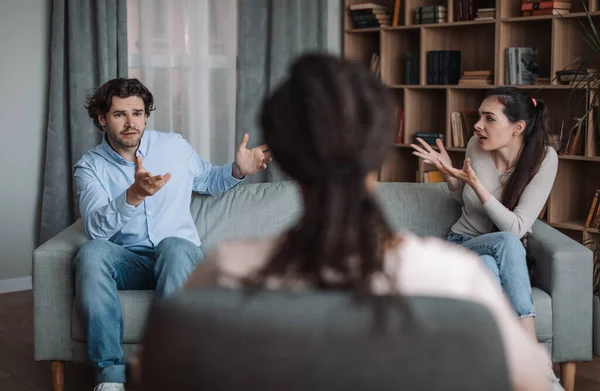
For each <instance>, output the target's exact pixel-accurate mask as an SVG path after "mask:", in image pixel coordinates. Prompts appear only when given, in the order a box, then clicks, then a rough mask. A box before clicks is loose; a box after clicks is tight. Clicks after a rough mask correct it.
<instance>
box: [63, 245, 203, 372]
mask: <svg viewBox="0 0 600 391" xmlns="http://www.w3.org/2000/svg"><path fill="white" fill-rule="evenodd" d="M202 258H203V252H202V250H201V248H200V247H198V246H196V245H195V244H193V243H191V242H189V241H188V240H185V239H181V238H174V237H170V238H165V239H163V240H162V241H161V242H160V243H159V244H158V246H156V248H154V249H152V248H147V247H142V248H134V249H131V248H129V249H126V248H124V247H122V246H119V245H117V244H114V243H112V242H109V241H106V240H92V241H89V242H87V243H85V244H84V245H83V246H81V248H80V249H79V251H78V253H77V255H76V256H75V258H74V260H73V268H74V270H75V296H76V302H77V307H78V312H79V315H80V318H81V320H82V324H83V327H84V329H85V331H86V332H87V333H86V334H87V348H88V358H89V360H90V362H91V364H92V365H93V366H94V368H95V369H96V374H97V380H98V382H99V383H125V359H124V356H123V350H122V348H121V342H122V341H123V316H122V313H121V303H120V301H119V296H118V293H117V291H118V290H145V289H155V297H156V298H162V297H165V296H168V295H170V294H172V293H174V292H175V291H177V289H179V288H180V287H181V285H183V283H184V282H185V280H186V278H187V277H188V276H189V274H190V273H191V272H192V271H193V269H194V268H195V267H196V265H197V264H198V263H199V262H200V261H201V260H202Z"/></svg>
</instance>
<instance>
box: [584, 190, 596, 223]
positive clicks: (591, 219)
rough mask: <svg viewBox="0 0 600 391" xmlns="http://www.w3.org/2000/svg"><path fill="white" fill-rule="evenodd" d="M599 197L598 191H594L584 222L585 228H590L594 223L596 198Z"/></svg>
mask: <svg viewBox="0 0 600 391" xmlns="http://www.w3.org/2000/svg"><path fill="white" fill-rule="evenodd" d="M599 197H600V189H598V190H596V194H594V198H593V199H592V206H591V207H590V211H589V213H588V217H587V219H586V220H585V227H586V228H590V227H591V225H592V223H595V219H594V217H595V215H596V214H597V212H598V207H599V206H598V198H599Z"/></svg>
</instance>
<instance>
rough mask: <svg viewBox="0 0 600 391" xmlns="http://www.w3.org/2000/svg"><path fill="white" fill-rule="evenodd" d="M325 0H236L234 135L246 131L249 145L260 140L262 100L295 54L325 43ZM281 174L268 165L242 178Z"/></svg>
mask: <svg viewBox="0 0 600 391" xmlns="http://www.w3.org/2000/svg"><path fill="white" fill-rule="evenodd" d="M330 2H333V0H330V1H329V2H328V1H327V0H240V17H239V70H238V71H239V90H238V97H237V124H236V134H237V137H236V138H237V139H240V138H241V137H242V135H243V134H244V133H248V134H250V144H252V146H254V145H259V144H260V143H262V138H261V133H260V129H259V127H258V122H257V121H258V118H257V114H258V109H259V108H260V104H261V101H262V99H263V98H264V97H265V96H266V95H268V94H269V93H270V92H272V91H273V89H274V88H275V87H276V85H277V83H278V82H279V80H280V79H281V78H282V76H284V74H285V72H286V71H287V67H288V66H289V64H290V62H291V61H292V60H293V59H294V58H295V57H296V56H297V55H299V54H301V53H303V52H306V51H314V50H328V49H329V48H330V45H329V44H328V40H327V38H328V5H329V4H328V3H330ZM338 9H339V8H338ZM340 15H341V12H340ZM338 26H339V25H338ZM285 179H287V178H286V177H285V175H283V174H282V173H281V171H280V170H279V169H278V168H277V166H276V165H275V164H271V165H270V166H269V168H267V170H265V171H263V172H261V173H259V174H257V175H254V176H252V177H249V178H247V181H249V182H275V181H281V180H285Z"/></svg>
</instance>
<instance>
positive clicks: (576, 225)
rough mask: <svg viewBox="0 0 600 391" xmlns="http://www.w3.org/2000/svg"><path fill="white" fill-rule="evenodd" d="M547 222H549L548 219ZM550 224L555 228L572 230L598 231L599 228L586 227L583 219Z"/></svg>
mask: <svg viewBox="0 0 600 391" xmlns="http://www.w3.org/2000/svg"><path fill="white" fill-rule="evenodd" d="M546 223H548V222H547V221H546ZM549 225H550V226H552V227H554V228H559V229H568V230H571V231H581V232H591V233H598V229H596V228H586V227H585V225H584V222H583V220H577V221H567V222H564V223H549Z"/></svg>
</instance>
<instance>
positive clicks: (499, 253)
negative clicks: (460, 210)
mask: <svg viewBox="0 0 600 391" xmlns="http://www.w3.org/2000/svg"><path fill="white" fill-rule="evenodd" d="M447 240H448V241H449V242H453V243H457V244H460V245H461V246H463V247H465V248H467V249H469V250H471V251H473V252H475V253H477V254H478V255H479V257H480V258H481V260H482V261H483V263H484V264H485V266H486V267H487V268H488V269H489V270H490V271H491V272H492V274H493V275H494V276H495V277H496V279H497V281H498V283H500V285H501V286H502V289H503V290H504V292H505V293H506V296H507V297H508V300H509V301H510V303H511V304H512V307H513V309H514V310H515V312H516V314H517V318H525V317H528V316H535V309H534V307H533V296H532V293H531V282H530V281H529V271H528V270H527V254H526V251H525V247H523V243H521V241H520V240H519V238H518V237H517V235H515V234H512V233H510V232H492V233H488V234H484V235H480V236H476V237H473V238H471V237H469V236H467V235H463V234H458V233H456V232H452V231H451V232H450V233H449V234H448V237H447Z"/></svg>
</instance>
